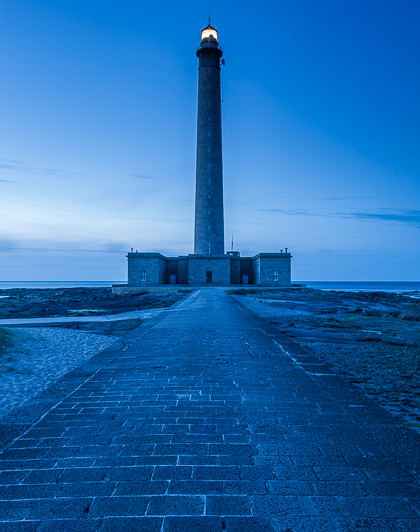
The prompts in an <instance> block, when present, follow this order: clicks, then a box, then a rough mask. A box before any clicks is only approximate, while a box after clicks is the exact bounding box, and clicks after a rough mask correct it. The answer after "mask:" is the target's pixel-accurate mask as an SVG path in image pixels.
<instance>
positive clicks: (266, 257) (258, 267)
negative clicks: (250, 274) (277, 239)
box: [253, 253, 292, 286]
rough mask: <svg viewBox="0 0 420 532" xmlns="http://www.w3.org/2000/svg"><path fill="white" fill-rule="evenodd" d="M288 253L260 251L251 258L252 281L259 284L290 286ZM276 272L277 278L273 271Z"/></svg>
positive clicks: (289, 256) (289, 258)
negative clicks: (275, 278)
mask: <svg viewBox="0 0 420 532" xmlns="http://www.w3.org/2000/svg"><path fill="white" fill-rule="evenodd" d="M291 258H292V257H291V255H290V253H281V254H277V253H276V254H274V253H264V254H263V253H261V254H259V255H256V257H255V258H253V270H254V282H255V284H257V285H260V286H291V283H292V279H291ZM275 271H276V272H278V280H277V281H275V280H274V279H273V272H275Z"/></svg>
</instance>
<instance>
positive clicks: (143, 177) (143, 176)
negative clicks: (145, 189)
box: [128, 174, 157, 179]
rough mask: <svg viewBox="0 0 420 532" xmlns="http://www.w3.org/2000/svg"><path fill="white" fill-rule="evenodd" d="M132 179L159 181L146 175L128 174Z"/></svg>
mask: <svg viewBox="0 0 420 532" xmlns="http://www.w3.org/2000/svg"><path fill="white" fill-rule="evenodd" d="M128 175H129V176H131V177H137V178H138V179H157V178H156V177H152V176H151V175H144V174H128Z"/></svg>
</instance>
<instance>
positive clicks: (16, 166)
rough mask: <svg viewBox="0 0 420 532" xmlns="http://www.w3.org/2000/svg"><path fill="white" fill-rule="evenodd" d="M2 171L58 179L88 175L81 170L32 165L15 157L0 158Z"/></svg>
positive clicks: (0, 169)
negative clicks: (73, 170) (72, 170)
mask: <svg viewBox="0 0 420 532" xmlns="http://www.w3.org/2000/svg"><path fill="white" fill-rule="evenodd" d="M0 171H7V172H18V173H23V174H37V175H50V176H52V177H55V178H57V179H74V178H75V177H81V176H86V175H88V174H83V173H80V172H71V171H67V170H60V169H58V168H49V167H46V166H44V167H42V166H32V165H30V164H28V163H26V162H24V161H16V160H15V159H5V158H0Z"/></svg>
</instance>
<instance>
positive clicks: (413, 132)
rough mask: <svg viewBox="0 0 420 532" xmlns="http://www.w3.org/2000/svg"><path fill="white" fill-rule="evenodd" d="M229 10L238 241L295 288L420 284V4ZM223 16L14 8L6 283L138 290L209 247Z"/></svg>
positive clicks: (227, 105)
mask: <svg viewBox="0 0 420 532" xmlns="http://www.w3.org/2000/svg"><path fill="white" fill-rule="evenodd" d="M289 4H291V5H287V4H286V3H283V4H282V3H278V2H274V1H273V2H260V3H259V4H258V5H257V4H255V3H250V2H239V1H231V2H220V1H217V2H212V3H211V11H212V23H213V24H214V25H215V26H216V28H217V29H218V30H219V38H220V42H221V45H222V46H223V49H224V54H225V59H226V66H225V67H224V68H223V72H222V76H223V85H222V92H223V108H222V116H223V143H224V144H223V150H224V155H223V156H224V185H225V231H226V246H227V248H230V240H231V235H232V232H233V234H234V241H235V248H239V250H240V251H241V254H242V255H248V254H254V253H258V252H260V251H272V252H274V251H278V250H279V249H284V248H285V247H288V248H289V250H290V251H291V252H292V253H293V256H294V258H293V270H292V271H293V273H292V276H293V279H294V280H302V281H304V280H420V268H419V262H420V245H419V244H420V238H419V237H420V203H419V199H420V157H419V145H420V138H419V137H420V134H419V124H420V103H419V97H418V95H419V94H420V70H419V59H418V50H419V49H420V42H419V41H420V38H419V31H418V28H419V24H420V4H419V3H418V2H414V1H411V2H408V1H404V0H402V1H398V2H397V1H381V2H379V1H367V2H366V1H364V2H362V1H358V0H353V1H351V2H350V1H344V2H336V1H326V0H320V1H319V2H317V3H314V2H309V1H306V0H302V1H300V2H293V3H289ZM207 17H208V7H207V5H203V4H200V3H197V2H189V1H187V2H183V3H182V4H179V3H174V2H167V1H161V2H159V3H152V2H143V1H129V0H122V1H120V2H118V3H117V2H109V1H106V0H105V1H101V2H99V1H96V0H93V1H89V0H84V1H79V0H60V1H58V0H56V1H52V0H42V1H41V0H38V1H36V0H19V2H16V1H14V0H13V1H12V0H3V2H2V4H1V7H0V72H1V83H0V121H1V124H2V126H1V129H0V146H1V148H0V190H1V196H0V197H1V200H0V220H1V224H0V251H1V257H2V260H1V261H0V280H48V279H49V280H115V281H117V280H120V281H124V280H125V279H126V258H125V253H126V252H127V251H128V250H129V249H130V248H132V247H133V248H134V249H138V250H139V251H140V250H142V251H160V252H162V253H164V254H172V255H177V254H184V253H192V251H193V224H194V184H195V135H196V106H197V58H196V56H195V50H196V48H197V46H198V45H199V41H200V30H201V29H202V28H203V27H204V26H205V25H206V24H207Z"/></svg>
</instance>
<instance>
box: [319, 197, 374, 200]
mask: <svg viewBox="0 0 420 532" xmlns="http://www.w3.org/2000/svg"><path fill="white" fill-rule="evenodd" d="M358 199H372V198H371V197H370V196H342V197H334V196H333V197H327V198H318V201H348V200H358Z"/></svg>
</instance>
